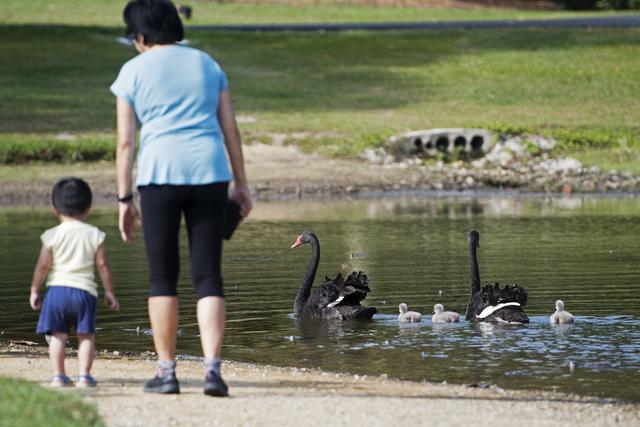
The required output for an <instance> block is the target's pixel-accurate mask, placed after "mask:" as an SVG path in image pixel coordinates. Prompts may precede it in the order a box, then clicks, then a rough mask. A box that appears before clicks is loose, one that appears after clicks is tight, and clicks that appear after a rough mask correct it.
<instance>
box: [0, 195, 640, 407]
mask: <svg viewBox="0 0 640 427" xmlns="http://www.w3.org/2000/svg"><path fill="white" fill-rule="evenodd" d="M116 219H117V213H116V212H115V211H110V210H101V209H98V210H97V211H96V212H94V213H93V214H92V216H91V218H90V222H92V223H94V224H96V225H98V226H100V227H101V228H102V229H103V230H105V231H106V232H107V233H108V236H109V237H108V240H107V249H108V253H109V257H110V260H111V265H112V269H113V272H114V278H115V283H116V290H117V294H118V296H119V298H120V301H121V305H122V310H121V311H120V312H109V311H108V310H106V309H105V308H104V307H100V309H99V312H98V326H99V327H100V328H101V329H100V330H99V334H98V348H99V349H104V348H107V349H110V350H120V351H140V350H153V345H152V341H151V337H150V336H148V335H146V334H145V333H144V332H145V330H146V329H147V328H148V327H149V324H148V320H147V315H146V292H147V284H146V277H147V267H146V259H145V254H144V247H143V245H142V242H141V241H137V242H135V243H134V244H133V245H124V244H122V243H121V242H119V241H118V233H117V229H116ZM55 224H56V220H55V218H53V217H52V216H51V214H50V213H49V211H48V210H42V209H2V210H0V259H1V260H2V262H1V264H0V273H1V274H0V301H1V302H2V304H1V305H0V330H1V331H3V332H4V335H3V338H5V339H6V338H20V339H32V340H37V341H43V340H42V338H40V337H37V336H36V335H35V334H34V333H33V331H34V329H35V324H36V321H37V314H36V313H34V312H32V311H31V310H30V308H29V305H28V294H29V285H30V281H31V272H32V270H33V266H34V262H35V259H36V257H37V254H38V248H39V239H38V236H39V235H40V234H41V233H42V231H43V230H44V229H46V228H49V227H52V226H54V225H55ZM305 229H310V230H313V231H314V232H316V234H317V235H318V236H319V238H320V242H321V246H322V257H321V261H320V267H319V269H318V274H319V275H322V276H324V275H325V274H326V275H335V274H336V273H338V272H343V273H348V272H349V271H351V270H352V269H356V270H364V271H365V272H366V273H367V274H368V275H369V277H370V279H371V288H372V290H373V292H372V293H371V294H370V296H369V298H368V299H367V301H366V303H367V304H369V305H374V306H376V307H377V308H378V311H379V314H378V315H376V316H375V317H374V319H373V320H372V321H370V322H332V323H316V322H298V321H296V320H295V319H293V318H292V316H291V312H292V307H293V298H294V296H295V294H296V290H297V287H298V284H299V281H300V279H301V277H302V275H303V274H304V271H305V269H306V267H307V263H308V260H309V256H310V248H309V247H308V246H303V247H301V248H298V249H295V250H291V249H289V247H290V245H291V243H293V241H294V240H295V237H296V235H297V234H299V233H300V232H301V231H302V230H305ZM471 229H477V230H478V231H479V232H480V236H481V246H480V249H479V256H478V257H479V263H480V272H481V277H482V281H483V282H486V281H497V282H500V283H503V284H504V283H510V282H514V281H515V282H518V283H519V284H521V285H522V286H524V287H525V288H526V289H527V290H528V292H529V302H528V304H527V307H526V312H527V313H528V314H529V316H530V317H531V320H532V322H531V323H530V324H529V325H526V326H491V325H471V324H469V323H467V322H461V323H460V324H454V325H433V324H431V321H430V316H429V314H430V313H431V311H432V308H433V305H434V304H435V303H443V304H444V305H445V307H446V308H447V309H449V310H455V311H458V312H460V313H463V312H464V310H465V306H466V302H467V298H468V293H469V266H468V258H467V233H468V231H469V230H471ZM639 232H640V202H639V201H638V200H637V199H636V198H632V197H594V196H589V197H567V198H549V197H543V196H513V195H511V196H510V195H491V194H485V195H483V194H475V195H473V194H472V195H459V194H456V195H453V194H451V195H442V196H439V197H433V196H430V197H426V196H425V195H419V194H416V195H412V196H403V197H391V198H385V199H360V200H342V201H325V202H273V203H262V204H258V206H257V207H256V210H255V211H254V215H253V217H252V218H251V220H250V221H247V222H246V223H245V224H242V226H241V228H240V229H239V230H238V231H237V233H236V234H235V236H234V239H233V240H232V241H231V242H230V243H228V244H227V245H226V246H225V255H224V275H225V289H226V293H227V302H228V327H227V336H226V341H225V348H224V355H225V357H227V358H230V359H235V360H243V361H251V362H258V363H269V364H275V365H282V366H300V367H303V366H304V367H319V368H323V369H329V370H335V371H344V372H352V373H357V374H367V375H379V374H383V373H386V374H387V375H389V376H392V377H399V378H405V379H410V380H428V381H447V382H449V383H465V384H472V383H477V384H496V385H497V386H499V387H503V388H522V389H546V390H559V391H563V392H571V393H578V394H582V395H590V396H597V397H602V398H614V399H625V400H632V401H640V391H639V390H640V296H639V293H640V283H639V282H640V280H639V275H638V273H639V270H640V243H639V239H638V235H639ZM184 237H185V236H183V240H182V254H183V257H185V259H184V262H183V266H184V267H183V268H184V269H183V276H182V278H181V281H180V295H181V298H182V307H181V318H180V327H181V330H182V332H183V335H182V336H181V337H180V338H179V341H178V346H179V348H178V351H179V352H180V353H182V354H190V355H199V354H200V351H199V341H198V336H197V326H196V323H195V312H194V309H195V303H194V302H195V300H194V293H193V291H192V289H191V287H190V284H189V272H188V262H187V259H186V253H187V247H186V239H185V238H184ZM556 299H563V300H564V301H565V304H566V308H567V310H569V311H571V312H572V313H574V315H576V316H577V322H576V324H574V325H568V326H560V327H558V326H555V327H554V326H551V325H549V324H548V315H549V314H551V313H552V312H553V310H554V302H555V300H556ZM401 302H405V303H407V304H408V305H409V308H410V309H411V310H417V311H420V312H422V313H423V314H425V316H424V318H423V322H422V323H421V324H413V325H399V324H398V323H397V318H396V314H397V307H398V304H399V303H401ZM137 327H140V329H139V331H136V328H137ZM570 362H573V365H574V366H575V369H574V370H573V371H571V370H570V369H569V364H570Z"/></svg>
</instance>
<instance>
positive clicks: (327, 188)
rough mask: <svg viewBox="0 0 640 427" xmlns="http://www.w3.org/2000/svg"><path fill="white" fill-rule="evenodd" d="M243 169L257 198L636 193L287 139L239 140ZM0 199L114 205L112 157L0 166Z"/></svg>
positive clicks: (584, 176)
mask: <svg viewBox="0 0 640 427" xmlns="http://www.w3.org/2000/svg"><path fill="white" fill-rule="evenodd" d="M245 157H246V167H247V175H248V177H249V182H250V188H251V191H252V193H253V195H254V197H255V199H256V200H257V201H269V200H295V199H316V200H317V199H327V198H340V197H362V196H383V195H384V194H387V193H399V192H414V193H415V192H432V193H434V194H437V193H438V192H458V191H505V190H506V191H509V192H518V193H548V194H554V193H555V194H560V193H565V194H567V193H607V194H637V193H640V176H635V175H632V174H629V173H621V172H618V171H599V170H597V169H592V168H591V169H590V168H577V169H562V168H561V167H558V165H560V166H562V163H561V162H562V159H560V160H557V159H538V160H536V161H531V160H529V161H526V162H525V161H523V162H510V163H509V164H506V165H502V166H496V165H491V164H484V163H477V162H476V163H464V162H454V163H450V164H444V163H441V162H435V163H431V164H424V163H421V162H419V161H416V160H411V159H409V160H405V161H401V162H392V163H386V164H384V163H376V162H372V161H367V160H358V159H355V160H353V159H350V160H344V159H328V158H325V157H321V156H317V155H312V154H305V153H302V152H300V151H299V150H298V149H296V148H295V147H292V146H275V145H265V144H251V145H247V146H246V147H245ZM0 168H1V169H2V171H1V172H2V175H1V176H2V177H3V179H2V181H3V182H2V186H1V187H0V205H2V206H4V207H7V206H47V205H48V204H49V197H50V189H51V186H52V185H53V183H55V181H56V180H57V179H59V178H60V177H62V176H68V175H75V176H80V177H83V178H85V179H86V180H87V181H88V182H89V183H90V184H91V186H92V188H93V191H94V204H95V205H109V204H113V205H115V203H116V202H115V166H114V164H113V162H98V163H75V164H39V165H35V164H30V165H16V166H2V167H0Z"/></svg>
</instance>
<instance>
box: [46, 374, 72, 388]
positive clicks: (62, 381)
mask: <svg viewBox="0 0 640 427" xmlns="http://www.w3.org/2000/svg"><path fill="white" fill-rule="evenodd" d="M49 385H50V386H51V387H71V386H72V385H73V381H71V378H69V377H68V376H66V375H64V374H55V375H54V376H53V378H52V379H51V382H50V383H49Z"/></svg>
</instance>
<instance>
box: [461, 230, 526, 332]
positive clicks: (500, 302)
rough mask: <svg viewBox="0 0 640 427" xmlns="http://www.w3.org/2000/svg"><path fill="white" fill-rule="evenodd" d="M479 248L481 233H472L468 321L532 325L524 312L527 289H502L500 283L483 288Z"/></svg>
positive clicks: (470, 234) (470, 240) (512, 287)
mask: <svg viewBox="0 0 640 427" xmlns="http://www.w3.org/2000/svg"><path fill="white" fill-rule="evenodd" d="M479 246H480V234H479V233H478V232H477V231H475V230H473V231H471V232H470V233H469V259H470V261H471V296H470V298H469V305H468V306H467V313H466V315H465V317H466V319H467V320H468V321H470V322H490V323H512V324H520V323H529V318H528V317H527V315H526V314H525V313H524V311H523V310H522V306H524V305H525V304H526V303H527V291H526V290H524V288H521V287H520V286H518V285H515V284H514V285H507V286H505V287H504V288H502V289H501V288H500V285H498V284H497V283H496V284H494V285H491V284H489V285H485V286H483V287H481V286H480V271H479V270H478V259H477V258H476V250H477V248H478V247H479Z"/></svg>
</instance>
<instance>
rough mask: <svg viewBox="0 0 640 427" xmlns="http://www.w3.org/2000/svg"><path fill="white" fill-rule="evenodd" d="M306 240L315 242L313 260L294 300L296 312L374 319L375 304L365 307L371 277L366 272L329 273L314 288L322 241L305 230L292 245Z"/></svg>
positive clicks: (310, 315)
mask: <svg viewBox="0 0 640 427" xmlns="http://www.w3.org/2000/svg"><path fill="white" fill-rule="evenodd" d="M304 243H310V244H311V262H309V268H308V269H307V272H306V274H305V275H304V278H303V279H302V283H301V284H300V289H298V295H296V299H295V302H294V304H293V312H294V314H295V315H296V317H298V318H305V319H313V318H315V319H338V320H349V319H371V317H372V316H373V315H374V314H375V313H376V311H377V310H376V309H375V307H364V306H362V305H360V301H362V300H363V299H365V298H366V296H367V292H371V289H370V288H369V286H368V284H369V279H368V278H367V275H366V274H364V273H363V272H361V271H359V272H355V271H354V272H352V273H351V274H349V276H347V278H346V279H344V278H343V277H342V275H341V274H338V275H337V276H336V278H335V279H330V278H328V277H325V280H324V283H322V284H321V285H320V286H319V287H317V289H315V290H314V291H313V292H311V287H312V286H313V280H314V279H315V277H316V270H317V269H318V263H319V261H320V242H319V241H318V237H317V236H316V235H315V234H313V233H311V232H309V231H305V232H304V233H302V234H301V235H299V236H298V238H297V239H296V241H295V242H294V243H293V245H291V248H292V249H293V248H297V247H298V246H301V245H302V244H304Z"/></svg>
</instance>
